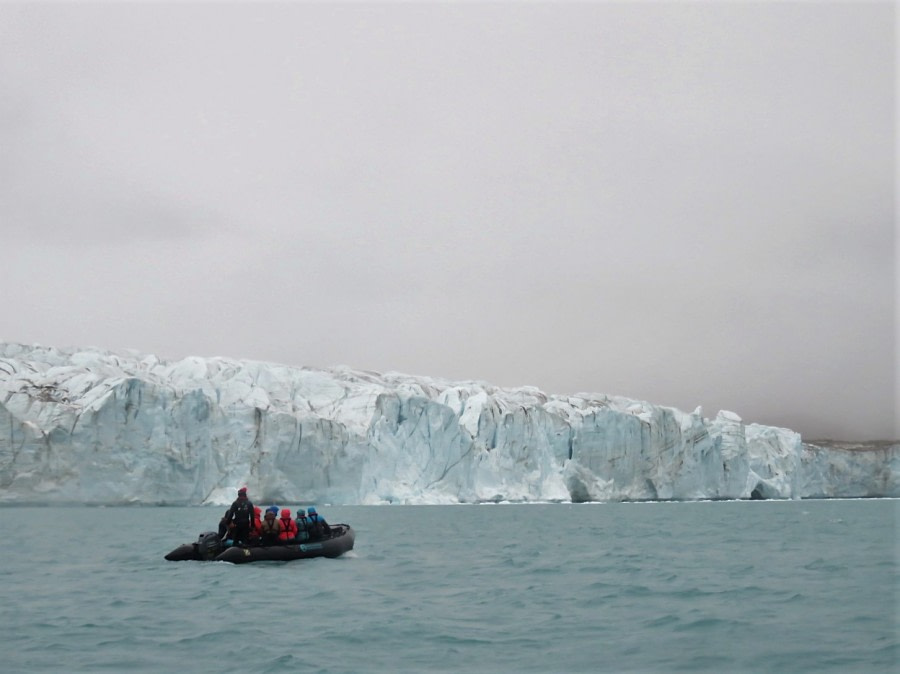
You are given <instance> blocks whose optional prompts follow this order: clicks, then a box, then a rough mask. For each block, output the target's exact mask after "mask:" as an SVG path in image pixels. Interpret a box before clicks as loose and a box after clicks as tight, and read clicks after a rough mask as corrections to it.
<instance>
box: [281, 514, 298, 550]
mask: <svg viewBox="0 0 900 674" xmlns="http://www.w3.org/2000/svg"><path fill="white" fill-rule="evenodd" d="M278 538H279V540H281V542H282V543H293V542H294V541H296V539H297V523H296V522H294V520H292V519H291V511H290V510H288V509H287V508H284V509H283V510H282V511H281V533H280V534H278Z"/></svg>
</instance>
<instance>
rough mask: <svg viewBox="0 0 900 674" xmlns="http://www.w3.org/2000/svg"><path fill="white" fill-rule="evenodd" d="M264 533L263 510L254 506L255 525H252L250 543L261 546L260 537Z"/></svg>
mask: <svg viewBox="0 0 900 674" xmlns="http://www.w3.org/2000/svg"><path fill="white" fill-rule="evenodd" d="M261 533H262V508H260V507H259V506H253V524H251V525H250V543H251V545H258V544H259V535H260V534H261Z"/></svg>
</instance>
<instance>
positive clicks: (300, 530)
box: [294, 508, 309, 543]
mask: <svg viewBox="0 0 900 674" xmlns="http://www.w3.org/2000/svg"><path fill="white" fill-rule="evenodd" d="M294 524H295V525H296V527H297V542H298V543H305V542H306V541H308V540H309V520H308V519H306V511H305V510H304V509H303V508H297V519H296V520H294Z"/></svg>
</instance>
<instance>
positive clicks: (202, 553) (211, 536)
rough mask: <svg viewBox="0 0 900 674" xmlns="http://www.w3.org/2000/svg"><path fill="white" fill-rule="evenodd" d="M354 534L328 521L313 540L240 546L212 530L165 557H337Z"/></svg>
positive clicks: (257, 559) (229, 559) (285, 559)
mask: <svg viewBox="0 0 900 674" xmlns="http://www.w3.org/2000/svg"><path fill="white" fill-rule="evenodd" d="M355 538H356V534H355V533H354V531H353V528H352V527H351V526H350V525H349V524H332V525H331V534H330V535H327V536H325V537H324V538H320V539H319V540H315V541H307V542H305V543H299V544H296V543H295V544H289V545H270V546H254V547H242V546H237V545H235V546H231V547H225V544H224V543H223V542H222V541H221V540H220V539H219V535H218V534H217V533H216V532H215V531H205V532H203V533H202V534H200V537H199V538H198V539H197V542H196V543H186V544H185V545H179V546H178V547H177V548H175V549H174V550H172V552H170V553H169V554H168V555H166V559H167V560H169V561H170V562H183V561H188V560H196V561H211V560H214V561H217V562H231V563H232V564H247V563H248V562H289V561H293V560H295V559H310V558H312V557H340V556H341V555H343V554H344V553H345V552H347V551H349V550H352V549H353V542H354V540H355Z"/></svg>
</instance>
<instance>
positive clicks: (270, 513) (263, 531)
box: [259, 508, 281, 546]
mask: <svg viewBox="0 0 900 674" xmlns="http://www.w3.org/2000/svg"><path fill="white" fill-rule="evenodd" d="M277 512H278V508H275V509H274V510H273V509H272V508H267V509H266V516H265V518H264V519H263V521H262V524H261V525H260V530H259V542H260V544H261V545H264V546H266V545H278V543H279V538H278V537H279V536H280V535H281V522H280V521H278V519H277V518H276V517H275V513H277Z"/></svg>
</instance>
